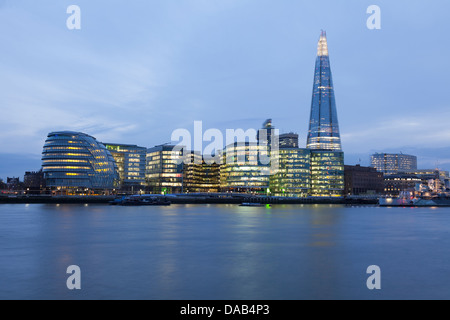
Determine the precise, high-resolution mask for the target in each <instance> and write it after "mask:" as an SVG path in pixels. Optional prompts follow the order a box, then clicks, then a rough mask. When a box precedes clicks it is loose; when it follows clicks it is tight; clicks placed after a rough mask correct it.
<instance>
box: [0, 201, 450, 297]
mask: <svg viewBox="0 0 450 320" xmlns="http://www.w3.org/2000/svg"><path fill="white" fill-rule="evenodd" d="M1 209H2V211H1V214H0V283H2V287H1V288H0V298H2V299H5V298H19V299H20V298H43V299H47V298H48V299H74V298H86V299H108V298H113V299H124V298H125V299H133V298H134V299H225V300H230V299H340V298H358V299H359V298H364V297H368V298H371V297H372V296H371V293H370V292H367V290H365V280H366V274H365V270H366V268H367V266H369V265H371V264H378V265H380V266H382V268H383V270H385V271H384V273H383V274H384V277H385V278H386V279H385V282H386V284H387V285H386V287H385V289H384V290H383V292H382V294H383V297H395V296H397V297H398V296H401V297H410V296H413V297H416V298H417V297H421V296H427V295H428V296H436V295H437V296H441V297H446V293H447V288H446V286H445V285H444V284H443V283H442V280H441V279H445V278H446V274H445V270H448V268H450V263H449V261H450V259H447V258H448V251H447V249H446V248H447V247H448V246H449V245H450V235H449V233H448V232H447V231H448V227H449V226H450V215H449V214H448V213H449V212H450V210H449V209H446V210H445V208H438V209H434V208H429V209H424V208H421V209H417V210H410V208H408V209H404V210H403V209H401V208H398V210H392V209H390V208H376V207H372V208H371V207H368V208H365V207H361V208H352V207H343V206H311V205H298V206H288V205H274V206H272V208H271V209H267V208H265V207H239V206H237V205H207V206H206V205H205V206H194V205H189V206H184V205H173V206H170V207H137V208H135V207H116V206H101V205H89V206H84V205H63V204H61V205H59V206H57V205H16V206H13V205H6V206H2V207H1ZM268 213H270V214H268ZM430 213H432V214H430ZM426 261H432V262H433V263H426ZM405 263H407V265H408V266H409V268H410V269H408V272H410V273H414V272H416V273H417V274H420V275H422V277H421V278H420V277H415V278H414V279H416V280H417V281H420V280H421V279H424V280H423V281H422V282H421V283H418V282H417V281H416V282H415V283H414V284H410V283H409V282H408V281H409V280H408V279H411V277H409V278H408V276H410V274H408V276H406V275H405V270H404V268H402V267H401V266H402V265H403V264H405ZM73 264H74V265H78V266H80V267H81V270H82V287H83V290H81V292H70V291H68V290H67V288H66V280H67V277H68V275H67V274H66V269H67V267H68V266H69V265H73ZM407 278H408V279H407ZM389 283H391V285H390V286H389ZM411 286H414V287H416V286H420V288H421V292H419V293H418V292H417V291H414V290H408V289H409V288H412V287H411Z"/></svg>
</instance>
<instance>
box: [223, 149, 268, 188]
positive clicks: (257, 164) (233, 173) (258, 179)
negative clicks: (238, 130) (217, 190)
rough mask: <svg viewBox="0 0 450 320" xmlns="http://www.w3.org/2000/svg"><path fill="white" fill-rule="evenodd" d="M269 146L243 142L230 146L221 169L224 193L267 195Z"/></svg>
mask: <svg viewBox="0 0 450 320" xmlns="http://www.w3.org/2000/svg"><path fill="white" fill-rule="evenodd" d="M266 160H269V151H268V146H267V145H259V144H258V143H255V142H245V143H244V142H242V143H234V144H231V145H228V146H227V147H226V149H225V150H224V152H223V163H222V165H221V167H220V186H221V190H222V191H224V192H240V193H257V194H267V191H268V189H269V176H270V163H267V164H266V163H265V162H268V161H266Z"/></svg>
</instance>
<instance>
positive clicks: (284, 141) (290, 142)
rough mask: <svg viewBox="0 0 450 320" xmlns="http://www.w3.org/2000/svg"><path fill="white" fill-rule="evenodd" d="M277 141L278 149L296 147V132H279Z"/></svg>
mask: <svg viewBox="0 0 450 320" xmlns="http://www.w3.org/2000/svg"><path fill="white" fill-rule="evenodd" d="M278 143H279V148H280V149H286V148H294V149H295V148H298V147H299V143H298V134H296V133H292V132H290V133H283V134H280V136H279V137H278Z"/></svg>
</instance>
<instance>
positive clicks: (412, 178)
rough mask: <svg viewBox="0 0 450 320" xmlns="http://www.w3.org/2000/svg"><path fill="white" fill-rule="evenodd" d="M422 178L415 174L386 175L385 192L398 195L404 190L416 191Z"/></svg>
mask: <svg viewBox="0 0 450 320" xmlns="http://www.w3.org/2000/svg"><path fill="white" fill-rule="evenodd" d="M421 182H422V179H420V178H419V177H417V176H416V175H414V174H395V175H389V176H385V177H384V193H385V194H386V195H389V196H398V195H399V194H400V193H401V192H403V191H411V192H414V191H415V188H416V186H417V185H418V184H420V183H421Z"/></svg>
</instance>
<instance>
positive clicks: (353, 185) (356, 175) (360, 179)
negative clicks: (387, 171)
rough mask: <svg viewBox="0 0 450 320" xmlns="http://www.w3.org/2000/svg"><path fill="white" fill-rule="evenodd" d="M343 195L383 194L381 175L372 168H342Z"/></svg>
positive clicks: (358, 166)
mask: <svg viewBox="0 0 450 320" xmlns="http://www.w3.org/2000/svg"><path fill="white" fill-rule="evenodd" d="M344 180H345V192H344V193H345V194H346V195H362V194H382V193H383V192H384V179H383V173H381V172H378V171H377V170H376V169H375V168H372V167H362V166H360V165H356V166H348V165H346V166H344Z"/></svg>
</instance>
